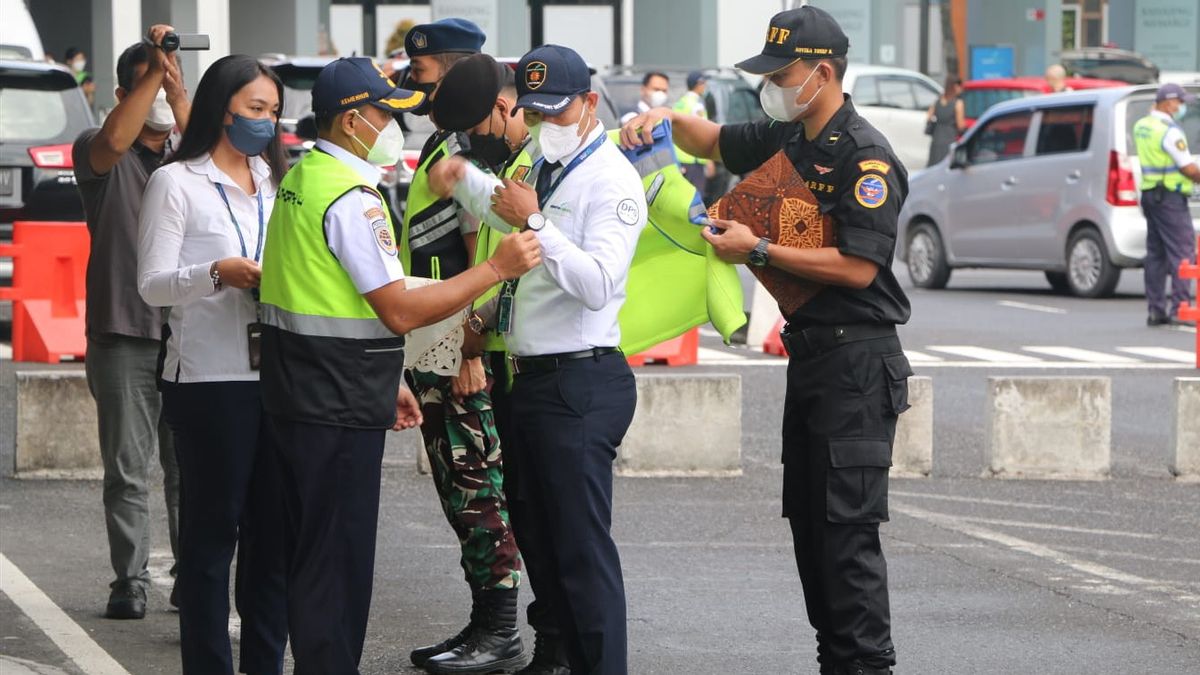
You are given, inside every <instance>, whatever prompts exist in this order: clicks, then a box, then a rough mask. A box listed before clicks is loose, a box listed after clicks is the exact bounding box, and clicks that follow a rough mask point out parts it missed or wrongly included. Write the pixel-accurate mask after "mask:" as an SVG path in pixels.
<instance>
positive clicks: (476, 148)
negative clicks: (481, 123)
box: [467, 111, 512, 171]
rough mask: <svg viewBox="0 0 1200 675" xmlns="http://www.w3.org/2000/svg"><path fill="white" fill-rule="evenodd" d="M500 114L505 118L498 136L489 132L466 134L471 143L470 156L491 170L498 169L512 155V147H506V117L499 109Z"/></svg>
mask: <svg viewBox="0 0 1200 675" xmlns="http://www.w3.org/2000/svg"><path fill="white" fill-rule="evenodd" d="M500 114H501V115H505V118H504V130H503V131H501V132H500V135H499V136H493V135H491V134H490V133H488V134H468V135H467V141H468V142H470V144H471V157H473V158H474V159H477V160H479V161H481V162H483V163H484V164H486V165H487V166H488V168H490V169H491V170H492V171H499V170H500V168H501V167H503V166H504V163H505V162H507V161H508V158H509V156H510V155H512V149H511V148H509V147H508V136H506V135H505V134H506V132H507V131H508V117H507V114H506V113H505V112H504V111H500ZM489 127H490V124H489ZM489 131H490V129H489Z"/></svg>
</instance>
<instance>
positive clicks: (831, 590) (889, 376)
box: [783, 329, 912, 673]
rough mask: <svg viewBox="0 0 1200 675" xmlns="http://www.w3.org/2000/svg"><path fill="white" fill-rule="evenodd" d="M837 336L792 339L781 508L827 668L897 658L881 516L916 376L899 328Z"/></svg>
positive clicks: (875, 665)
mask: <svg viewBox="0 0 1200 675" xmlns="http://www.w3.org/2000/svg"><path fill="white" fill-rule="evenodd" d="M830 330H833V329H830ZM833 342H834V344H827V345H824V347H825V348H824V349H822V348H816V349H812V348H807V347H806V346H805V345H804V344H795V343H794V342H793V341H789V349H790V351H791V353H792V357H791V360H790V361H789V363H788V380H787V383H788V384H787V398H786V401H785V403H784V413H783V464H784V474H783V475H784V477H783V515H784V517H786V518H788V519H789V521H790V523H791V527H792V537H793V543H794V546H795V550H796V565H797V567H798V568H799V571H800V581H801V584H802V585H803V587H804V601H805V605H806V607H807V610H808V620H809V622H810V623H811V624H812V626H813V628H814V629H816V631H817V654H818V656H817V658H818V661H819V662H820V664H821V672H823V673H824V672H832V671H833V670H832V669H833V668H834V667H836V666H839V665H843V664H850V663H854V662H858V663H860V664H862V665H865V666H869V667H873V668H886V667H888V666H891V665H894V664H895V662H896V659H895V650H894V649H893V647H892V639H891V618H890V613H889V609H888V591H887V564H886V562H885V561H884V557H883V551H882V549H881V548H880V543H879V523H881V522H884V521H886V520H887V519H888V508H887V479H888V467H889V466H890V465H891V457H892V441H893V439H894V438H895V434H896V418H897V416H898V415H899V414H900V413H901V412H903V411H904V410H905V409H907V408H908V379H907V378H908V376H909V375H911V374H912V370H911V368H910V366H909V364H908V359H907V358H906V357H905V356H904V352H903V351H902V350H901V348H900V341H899V339H897V338H896V337H895V336H894V335H892V336H890V337H877V338H874V339H865V340H860V341H851V342H845V343H838V342H837V341H833Z"/></svg>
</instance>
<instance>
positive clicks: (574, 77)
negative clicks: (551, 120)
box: [513, 45, 592, 115]
mask: <svg viewBox="0 0 1200 675" xmlns="http://www.w3.org/2000/svg"><path fill="white" fill-rule="evenodd" d="M591 88H592V76H591V72H590V71H589V70H588V66H587V63H585V62H584V60H583V57H582V56H580V55H579V54H578V53H577V52H576V51H575V50H574V49H571V48H569V47H563V46H561V45H543V46H541V47H538V48H537V49H535V50H533V51H531V52H529V53H528V54H526V55H525V56H522V57H521V60H520V61H518V62H517V105H516V107H515V108H513V114H514V115H515V114H516V112H517V110H520V109H521V108H529V109H531V110H536V111H537V112H540V113H545V114H547V115H557V114H558V113H560V112H562V111H563V110H565V109H566V107H567V106H568V105H570V104H571V101H572V100H573V99H574V98H575V97H576V96H578V95H580V94H582V93H584V92H586V91H590V90H591Z"/></svg>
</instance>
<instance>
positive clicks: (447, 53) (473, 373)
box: [400, 19, 522, 673]
mask: <svg viewBox="0 0 1200 675" xmlns="http://www.w3.org/2000/svg"><path fill="white" fill-rule="evenodd" d="M485 39H486V37H485V36H484V34H483V31H482V30H480V29H479V27H478V26H476V25H475V24H473V23H471V22H470V21H467V20H466V19H443V20H441V21H435V22H433V23H429V24H423V25H420V26H416V27H415V28H413V29H412V30H411V31H409V32H408V35H407V36H406V37H405V47H406V51H407V52H408V55H409V56H410V57H411V58H412V59H413V63H412V66H411V68H410V72H409V76H408V82H410V83H411V84H412V86H413V87H414V88H416V89H423V90H426V91H429V92H431V93H432V92H433V91H436V90H438V88H439V87H440V86H441V85H440V83H441V81H442V80H443V78H444V77H445V76H446V74H447V72H449V71H450V69H451V68H452V67H453V66H454V65H456V64H457V63H461V62H462V60H464V59H468V58H473V57H475V56H478V54H479V50H480V48H481V47H482V46H483V43H484V41H485ZM488 67H494V68H504V66H500V65H499V64H496V63H495V62H494V61H492V62H491V65H490V66H488ZM505 70H507V68H505ZM450 98H451V97H447V98H446V100H447V101H448V100H449V99H450ZM431 110H432V104H431V105H429V106H424V107H423V108H422V109H420V110H418V113H420V114H428V113H429V112H430V111H431ZM442 116H443V117H447V119H448V120H450V121H453V118H452V117H448V113H446V112H445V111H443V115H442ZM430 120H431V121H432V122H433V124H434V126H435V127H436V128H437V130H436V131H435V132H434V133H433V135H432V136H430V138H429V140H428V141H427V142H426V143H425V147H424V148H423V149H422V150H421V156H420V158H419V159H418V161H417V170H416V172H415V174H414V176H413V180H412V185H411V187H410V188H409V191H408V205H407V208H406V209H405V211H404V228H403V231H402V234H401V236H400V257H401V260H402V261H403V263H404V266H405V270H406V271H408V273H409V274H411V275H413V276H424V277H434V278H438V279H450V278H452V277H454V276H455V275H457V274H459V273H461V272H462V271H463V270H465V269H467V268H469V267H470V266H471V264H472V262H478V261H480V260H482V259H485V258H486V255H485V256H484V257H483V258H477V256H476V255H475V254H476V251H477V248H478V247H477V243H478V242H477V240H478V238H480V237H483V236H487V235H486V234H480V233H479V232H478V230H479V223H478V221H477V220H475V219H474V218H472V217H470V215H469V214H465V213H463V212H462V210H461V209H460V207H459V206H458V204H456V203H455V202H454V200H453V199H443V198H441V197H439V196H438V195H436V194H434V193H433V192H432V191H431V190H430V189H429V170H430V169H431V168H432V167H434V166H436V165H437V164H438V163H439V162H441V161H442V160H443V159H445V158H447V157H454V156H457V155H461V156H464V157H467V158H468V159H470V160H472V161H474V162H476V163H478V164H492V163H496V162H502V161H503V160H504V159H507V157H508V149H507V148H503V149H502V150H503V155H502V156H501V157H495V156H494V155H495V152H494V147H492V148H489V147H486V146H487V143H486V141H483V140H482V139H476V140H480V141H481V142H479V143H472V142H471V138H470V137H469V136H468V135H467V134H466V133H462V132H458V131H448V130H447V128H446V127H445V126H443V125H442V124H441V122H440V120H439V119H438V117H437V116H431V118H430ZM477 146H478V147H477ZM489 150H493V152H490V153H489V152H488V151H489ZM489 253H490V251H489ZM482 330H483V329H482V319H481V318H480V317H479V315H478V314H473V315H472V316H471V317H470V319H469V320H468V322H467V325H466V326H465V327H464V331H463V332H464V334H465V335H466V336H467V338H468V339H469V340H475V339H477V338H478V337H479V335H480V334H481V332H482ZM463 356H464V358H463V361H462V366H461V368H460V371H459V373H458V375H455V376H446V375H439V374H437V373H430V372H423V371H420V370H413V371H412V372H411V377H412V385H413V393H414V394H416V396H417V399H418V400H419V401H420V402H421V410H422V412H423V413H424V417H425V422H424V424H422V425H421V436H422V438H423V439H424V441H425V452H426V453H427V454H428V455H429V466H430V469H431V471H430V472H431V474H432V477H433V483H434V486H435V487H436V488H437V493H438V499H439V500H440V502H441V505H442V511H443V512H444V513H445V514H446V519H447V520H448V521H449V523H450V527H451V528H452V529H453V530H454V533H455V534H456V535H457V537H458V541H459V548H460V552H461V557H460V558H459V562H460V564H461V565H462V568H463V573H464V576H465V577H466V582H467V585H468V586H469V587H470V588H471V598H472V607H471V618H470V621H469V622H468V624H467V626H466V627H465V628H463V629H462V630H461V631H459V632H458V633H456V634H455V635H453V636H451V637H449V638H447V639H445V640H442V641H441V642H438V643H437V644H433V645H429V646H426V647H419V648H417V649H415V650H413V651H412V652H411V653H410V654H409V658H410V660H411V661H412V662H413V664H415V665H417V666H421V667H425V668H429V669H437V668H443V669H447V670H450V671H452V672H456V673H457V672H476V670H475V669H478V672H490V671H491V670H492V669H502V668H504V667H506V664H510V663H515V662H517V661H519V660H520V659H521V658H522V647H521V634H520V631H519V630H518V629H517V624H516V614H517V592H518V587H519V586H520V584H521V556H520V553H519V552H518V550H517V542H516V539H515V538H514V536H513V533H512V529H511V527H510V526H509V518H508V504H507V502H506V501H505V498H504V476H503V466H504V465H503V460H502V455H501V453H502V451H503V447H504V444H503V443H502V442H501V440H500V436H499V433H498V432H497V429H496V421H495V415H494V411H493V408H492V400H491V397H490V395H489V392H488V391H487V388H486V385H487V381H488V378H489V375H490V372H489V369H488V368H486V367H485V365H484V363H483V360H482V359H481V358H480V355H479V354H478V353H471V354H466V353H464V355H463ZM460 647H462V649H459V648H460ZM456 649H457V650H458V651H455V650H456ZM439 655H441V656H442V658H438V659H436V661H434V660H433V659H434V657H438V656H439ZM434 672H439V671H438V670H434Z"/></svg>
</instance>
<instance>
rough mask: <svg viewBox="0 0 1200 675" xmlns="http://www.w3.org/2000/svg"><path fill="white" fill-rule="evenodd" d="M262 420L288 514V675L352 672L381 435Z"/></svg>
mask: <svg viewBox="0 0 1200 675" xmlns="http://www.w3.org/2000/svg"><path fill="white" fill-rule="evenodd" d="M267 418H268V419H269V420H270V426H271V430H272V433H273V434H274V435H275V439H276V442H277V443H278V447H279V456H280V466H281V473H282V475H283V493H284V503H285V506H286V510H287V519H286V522H287V527H286V535H285V539H286V546H285V548H286V550H287V600H288V630H289V632H290V633H291V637H292V656H293V657H294V658H295V660H296V670H295V674H296V675H357V673H358V663H359V660H360V659H361V658H362V650H363V641H364V640H365V639H366V635H367V618H368V616H369V614H370V611H371V588H372V582H373V579H374V574H375V528H376V524H377V523H378V521H379V480H380V468H381V463H382V461H383V442H384V434H385V433H386V431H384V430H382V429H351V428H348V427H335V426H328V425H324V424H307V423H303V422H295V421H292V420H287V419H283V418H280V417H276V416H274V415H268V416H267Z"/></svg>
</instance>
